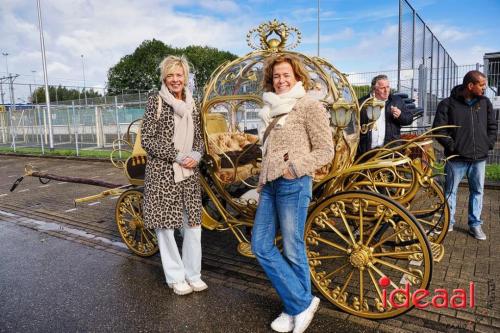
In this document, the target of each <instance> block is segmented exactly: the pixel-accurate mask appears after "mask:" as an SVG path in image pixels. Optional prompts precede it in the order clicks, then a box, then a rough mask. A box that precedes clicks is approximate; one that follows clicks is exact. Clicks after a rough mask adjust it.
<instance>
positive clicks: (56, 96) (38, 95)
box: [30, 85, 101, 103]
mask: <svg viewBox="0 0 500 333" xmlns="http://www.w3.org/2000/svg"><path fill="white" fill-rule="evenodd" d="M85 91H86V94H87V98H93V97H100V96H101V94H99V93H98V92H97V91H94V90H93V89H86V90H85ZM83 97H84V92H83V91H81V90H77V89H68V88H66V87H63V86H61V85H59V86H58V87H57V88H56V87H55V86H49V99H50V101H51V102H56V101H68V100H75V99H79V98H83ZM30 99H31V102H32V103H45V87H38V88H36V89H35V91H34V92H33V93H32V94H31V97H30Z"/></svg>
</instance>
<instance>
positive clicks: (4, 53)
mask: <svg viewBox="0 0 500 333" xmlns="http://www.w3.org/2000/svg"><path fill="white" fill-rule="evenodd" d="M2 55H3V56H4V57H5V68H7V76H9V62H8V61H7V57H8V56H9V54H8V53H7V52H2Z"/></svg>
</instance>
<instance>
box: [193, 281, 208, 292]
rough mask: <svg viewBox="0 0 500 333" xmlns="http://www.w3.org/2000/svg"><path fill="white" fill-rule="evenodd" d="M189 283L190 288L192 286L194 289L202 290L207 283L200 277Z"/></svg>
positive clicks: (205, 287)
mask: <svg viewBox="0 0 500 333" xmlns="http://www.w3.org/2000/svg"><path fill="white" fill-rule="evenodd" d="M189 285H190V286H191V288H193V290H194V291H203V290H206V289H208V286H207V284H206V283H205V282H203V280H201V279H200V280H198V281H194V282H189Z"/></svg>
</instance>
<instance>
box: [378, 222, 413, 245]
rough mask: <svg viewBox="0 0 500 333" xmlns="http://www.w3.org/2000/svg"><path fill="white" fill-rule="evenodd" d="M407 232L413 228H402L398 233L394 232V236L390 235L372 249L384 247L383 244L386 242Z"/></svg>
mask: <svg viewBox="0 0 500 333" xmlns="http://www.w3.org/2000/svg"><path fill="white" fill-rule="evenodd" d="M406 230H411V228H410V227H408V228H401V229H399V230H398V231H396V232H394V233H393V234H390V235H388V236H386V237H384V238H382V239H381V240H380V241H379V242H378V243H377V244H375V245H372V246H371V247H372V248H377V247H379V246H380V245H382V244H383V243H385V242H386V241H388V240H389V239H391V238H394V237H396V236H397V235H399V234H400V233H402V232H403V231H406Z"/></svg>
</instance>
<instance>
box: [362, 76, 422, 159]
mask: <svg viewBox="0 0 500 333" xmlns="http://www.w3.org/2000/svg"><path fill="white" fill-rule="evenodd" d="M370 96H373V97H375V98H376V99H379V100H382V101H385V112H381V113H380V117H379V118H378V120H377V121H376V123H375V126H374V127H373V129H372V130H370V131H368V132H367V133H366V134H361V136H360V138H359V145H358V156H359V155H361V154H363V153H365V152H367V151H369V150H371V149H373V148H376V147H381V146H384V145H386V144H387V143H389V142H391V141H394V140H398V139H399V137H400V135H401V126H405V125H410V124H411V123H412V121H413V115H412V113H411V112H410V111H408V110H407V109H406V106H405V103H404V101H403V100H402V99H401V97H399V96H394V95H392V94H391V87H390V85H389V79H388V78H387V75H383V74H381V75H377V76H375V77H374V78H373V79H372V82H371V93H370V95H366V96H363V97H362V98H360V99H359V104H360V105H361V104H362V103H363V102H364V101H365V100H366V99H367V98H369V97H370ZM369 122H370V120H369V119H368V115H367V113H366V109H364V110H361V115H360V123H361V125H364V124H367V123H369Z"/></svg>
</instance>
